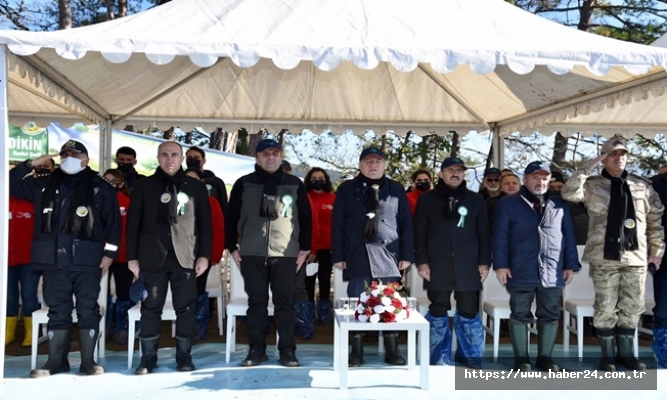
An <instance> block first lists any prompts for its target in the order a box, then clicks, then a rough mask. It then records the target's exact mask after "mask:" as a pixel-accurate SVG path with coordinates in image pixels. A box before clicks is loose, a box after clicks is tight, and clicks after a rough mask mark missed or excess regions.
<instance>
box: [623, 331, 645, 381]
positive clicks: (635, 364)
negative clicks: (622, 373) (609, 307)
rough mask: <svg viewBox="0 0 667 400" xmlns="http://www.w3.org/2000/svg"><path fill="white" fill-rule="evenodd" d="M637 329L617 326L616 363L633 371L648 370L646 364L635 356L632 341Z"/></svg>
mask: <svg viewBox="0 0 667 400" xmlns="http://www.w3.org/2000/svg"><path fill="white" fill-rule="evenodd" d="M634 339H635V330H634V329H627V328H619V327H616V363H617V364H621V365H625V366H626V367H627V368H628V369H631V370H633V371H646V364H644V363H643V362H641V361H639V360H638V359H636V358H635V355H634V353H633V351H632V342H633V340H634Z"/></svg>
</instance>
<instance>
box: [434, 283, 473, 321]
mask: <svg viewBox="0 0 667 400" xmlns="http://www.w3.org/2000/svg"><path fill="white" fill-rule="evenodd" d="M452 292H454V299H455V300H456V311H457V312H458V313H459V314H460V315H461V316H463V317H465V318H474V317H475V316H476V315H477V314H478V313H479V292H478V291H474V292H460V291H458V290H454V291H452V290H442V291H435V290H428V291H427V292H426V294H427V296H428V299H429V300H430V301H431V305H430V306H428V311H429V312H430V313H431V315H433V316H434V317H444V316H445V315H447V312H448V311H449V310H451V309H452V300H451V297H452Z"/></svg>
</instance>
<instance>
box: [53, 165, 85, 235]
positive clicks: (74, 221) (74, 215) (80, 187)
mask: <svg viewBox="0 0 667 400" xmlns="http://www.w3.org/2000/svg"><path fill="white" fill-rule="evenodd" d="M96 176H97V174H96V173H95V171H93V170H91V169H90V167H86V168H85V169H84V170H83V171H81V172H79V173H77V174H74V175H68V174H66V173H65V172H64V171H63V170H61V169H60V168H58V169H56V170H55V171H53V172H52V173H51V175H49V177H48V178H46V179H48V180H47V182H46V187H45V188H44V193H42V202H41V206H42V213H43V214H42V233H51V232H52V223H53V222H52V219H53V207H54V200H55V198H56V191H57V190H58V188H60V186H61V184H62V183H66V184H69V183H70V182H72V181H73V180H78V181H77V182H76V186H74V188H73V189H72V194H71V195H70V200H69V208H68V210H67V217H66V218H65V225H64V226H63V228H62V232H63V233H67V234H71V235H74V236H77V237H80V238H90V237H92V236H93V224H94V223H95V219H94V217H93V210H94V209H95V188H94V187H93V179H95V177H96ZM61 212H62V210H61Z"/></svg>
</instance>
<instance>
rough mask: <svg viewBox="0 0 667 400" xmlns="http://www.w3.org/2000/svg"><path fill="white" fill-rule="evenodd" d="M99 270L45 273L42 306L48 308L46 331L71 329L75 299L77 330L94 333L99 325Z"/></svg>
mask: <svg viewBox="0 0 667 400" xmlns="http://www.w3.org/2000/svg"><path fill="white" fill-rule="evenodd" d="M101 278H102V270H101V269H100V268H90V271H63V270H44V287H43V288H42V289H43V292H44V302H45V303H46V305H48V306H49V322H48V324H47V325H48V327H49V329H68V330H69V329H72V309H73V308H74V300H73V299H72V295H74V296H75V297H76V313H77V318H78V319H79V329H93V328H94V329H97V328H99V325H100V319H101V318H102V317H101V316H100V306H99V304H97V298H98V297H99V295H100V279H101Z"/></svg>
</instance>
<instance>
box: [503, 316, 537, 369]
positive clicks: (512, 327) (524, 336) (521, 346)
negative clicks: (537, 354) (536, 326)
mask: <svg viewBox="0 0 667 400" xmlns="http://www.w3.org/2000/svg"><path fill="white" fill-rule="evenodd" d="M507 325H508V328H509V331H510V339H511V340H512V349H513V350H514V368H516V369H518V370H519V371H530V370H532V369H533V366H532V364H531V363H530V356H529V355H528V324H526V323H524V322H521V321H517V320H515V319H512V318H510V319H509V322H508V324H507Z"/></svg>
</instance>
